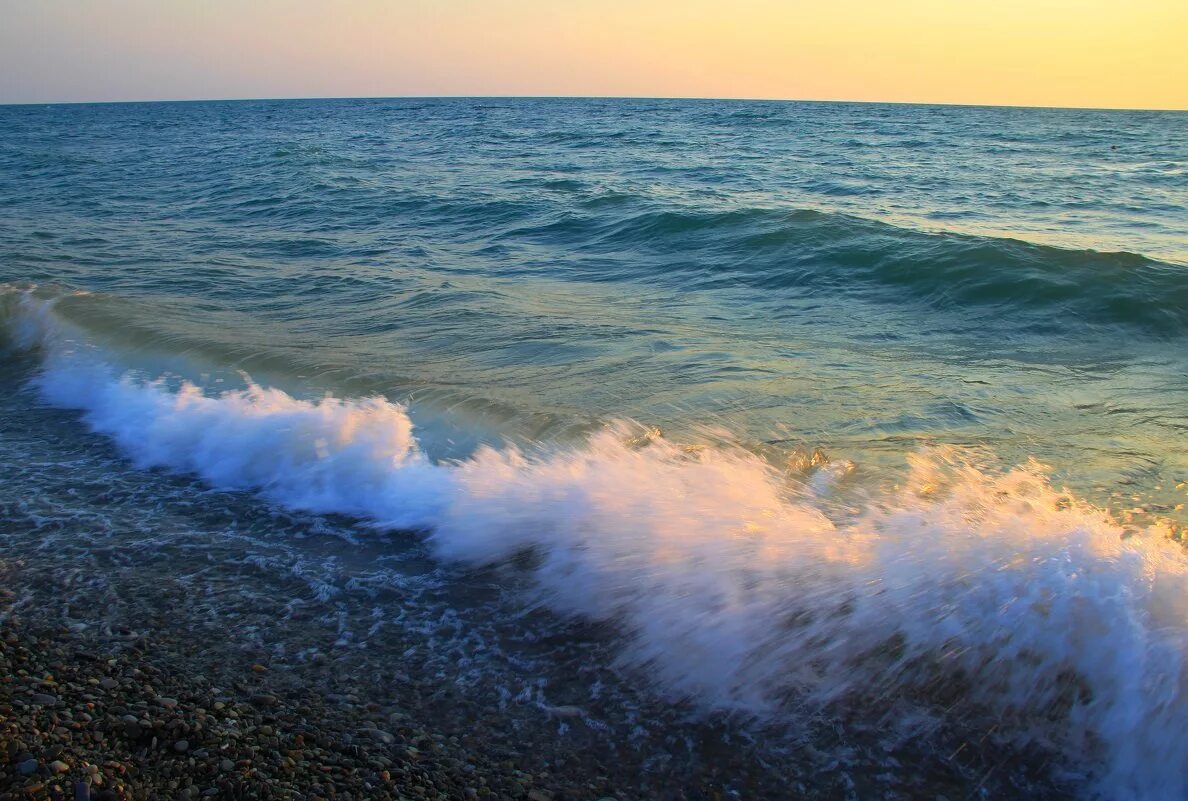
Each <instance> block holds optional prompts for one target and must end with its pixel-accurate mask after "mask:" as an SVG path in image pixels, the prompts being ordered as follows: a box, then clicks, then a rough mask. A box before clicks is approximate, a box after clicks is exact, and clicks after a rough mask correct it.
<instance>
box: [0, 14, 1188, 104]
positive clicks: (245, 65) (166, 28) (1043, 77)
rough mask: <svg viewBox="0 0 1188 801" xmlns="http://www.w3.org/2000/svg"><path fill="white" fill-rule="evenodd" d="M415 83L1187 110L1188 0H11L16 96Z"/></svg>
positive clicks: (492, 90)
mask: <svg viewBox="0 0 1188 801" xmlns="http://www.w3.org/2000/svg"><path fill="white" fill-rule="evenodd" d="M400 95H501V96H502V95H546V96H553V95H595V96H648V97H722V98H729V97H739V98H777V99H782V98H786V99H813V100H881V101H904V102H928V103H973V104H1005V105H1036V106H1089V107H1111V108H1165V109H1188V0H997V1H996V2H988V1H984V0H812V1H811V2H810V1H808V0H733V2H727V1H726V0H714V1H713V2H711V1H710V0H634V1H629V0H550V1H549V2H546V0H337V1H335V0H0V103H20V102H37V103H41V102H55V101H105V100H171V99H204V98H259V97H269V98H272V97H328V96H330V97H339V96H400Z"/></svg>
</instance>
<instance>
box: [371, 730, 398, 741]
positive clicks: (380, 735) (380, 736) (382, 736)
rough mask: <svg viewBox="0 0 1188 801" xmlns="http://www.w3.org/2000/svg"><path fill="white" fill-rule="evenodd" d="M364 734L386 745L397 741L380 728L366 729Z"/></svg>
mask: <svg viewBox="0 0 1188 801" xmlns="http://www.w3.org/2000/svg"><path fill="white" fill-rule="evenodd" d="M363 734H365V735H367V736H368V737H370V738H371V739H373V740H378V741H379V742H381V743H383V744H384V745H391V744H392V743H394V742H396V738H395V737H393V736H392V735H391V734H388V733H387V732H386V731H382V730H380V729H364V730H363Z"/></svg>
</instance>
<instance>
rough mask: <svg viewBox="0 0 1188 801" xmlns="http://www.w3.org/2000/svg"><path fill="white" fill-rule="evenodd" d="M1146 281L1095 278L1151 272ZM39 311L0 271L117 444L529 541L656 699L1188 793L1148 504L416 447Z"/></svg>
mask: <svg viewBox="0 0 1188 801" xmlns="http://www.w3.org/2000/svg"><path fill="white" fill-rule="evenodd" d="M656 224H657V225H659V226H660V227H661V228H663V227H664V226H667V225H670V224H672V221H671V220H670V221H665V220H658V221H657V223H656ZM722 224H731V223H730V222H729V216H728V215H727V217H726V222H724V223H722ZM814 224H815V223H814ZM636 230H637V231H638V227H637V228H636ZM608 236H610V237H611V238H613V236H615V234H614V233H613V232H608ZM608 241H609V240H608ZM967 246H968V247H970V248H973V249H974V250H975V251H976V250H977V248H979V247H989V245H986V244H985V243H982V244H977V243H972V244H971V243H967ZM995 247H999V246H995ZM1005 247H1006V250H1007V251H1008V252H1010V251H1011V249H1012V248H1016V249H1018V251H1019V253H1021V254H1027V253H1031V252H1032V251H1031V250H1030V249H1029V248H1028V247H1027V246H1023V245H1018V246H1015V245H1007V246H1005ZM994 252H995V253H999V254H1000V251H998V250H995V251H994ZM1042 252H1043V251H1041V253H1042ZM1000 255H1001V254H1000ZM1018 258H1019V259H1024V256H1023V255H1019V256H1018ZM1101 258H1102V259H1114V260H1115V261H1114V262H1111V264H1115V266H1116V268H1117V270H1119V271H1124V270H1136V271H1142V270H1150V271H1154V274H1158V271H1159V270H1160V269H1162V268H1160V267H1159V266H1158V265H1150V264H1149V263H1146V262H1143V261H1142V260H1139V259H1137V257H1127V256H1118V257H1108V256H1102V257H1101ZM855 260H856V261H861V259H858V258H857V257H855ZM1024 260H1025V259H1024ZM955 263H956V262H955ZM1033 266H1034V265H1033ZM955 269H956V268H955ZM1034 269H1036V270H1039V271H1040V272H1039V274H1042V272H1043V269H1044V268H1042V267H1034ZM1094 272H1095V274H1097V273H1102V272H1107V273H1108V272H1109V270H1108V269H1104V270H1103V268H1102V266H1101V265H1098V266H1097V267H1096V268H1095V271H1094ZM950 280H952V276H950ZM970 280H971V281H973V280H975V277H974V276H973V274H971V278H970ZM985 280H991V279H989V278H986V279H985ZM1099 280H1101V281H1103V282H1105V281H1106V280H1107V279H1104V278H1101V279H1099ZM1150 281H1153V282H1154V283H1150V282H1147V283H1144V282H1141V281H1140V282H1139V283H1138V286H1137V288H1136V287H1135V286H1134V285H1133V284H1132V285H1131V286H1130V288H1129V289H1127V288H1125V287H1124V284H1125V282H1119V285H1118V287H1117V289H1116V292H1117V293H1119V294H1123V295H1124V294H1125V293H1126V292H1130V293H1140V292H1154V291H1155V290H1154V289H1152V287H1153V286H1155V285H1157V283H1158V280H1157V279H1155V278H1152V279H1150ZM1104 285H1105V284H1104V283H1103V284H1102V286H1104ZM1070 291H1071V290H1070ZM1096 294H1097V295H1100V289H1099V291H1098V292H1097V293H1096ZM1134 296H1135V297H1137V294H1135V295H1134ZM1099 300H1100V298H1097V299H1096V300H1095V298H1094V293H1093V292H1086V295H1085V299H1084V300H1083V301H1082V302H1083V303H1084V304H1087V305H1091V304H1093V303H1095V302H1099ZM53 305H54V304H53V300H52V299H46V298H42V297H37V296H34V295H33V294H31V293H30V292H29V291H27V290H21V289H17V288H7V289H5V290H3V294H2V295H0V314H2V316H3V321H2V330H3V339H4V340H5V341H6V343H7V345H8V346H9V347H10V348H11V349H12V350H16V351H21V352H25V353H32V354H36V356H37V358H38V359H39V360H40V371H39V375H38V377H37V378H36V379H35V382H34V383H35V387H36V390H37V391H38V392H39V393H40V395H41V397H42V398H43V399H44V400H45V401H47V402H49V403H51V404H54V405H58V406H62V407H67V408H73V409H78V410H80V412H81V413H82V415H83V418H84V419H85V421H86V422H87V424H88V425H89V426H90V427H91V428H93V429H94V430H95V431H98V432H101V433H103V434H105V435H107V436H109V437H111V438H112V439H113V440H114V441H115V442H116V443H117V444H118V445H119V447H120V448H121V449H122V450H123V451H124V452H125V453H126V454H127V455H128V456H129V457H130V458H131V459H132V460H133V461H134V462H135V463H136V464H138V465H140V466H143V467H163V468H167V469H172V470H177V471H185V472H189V473H194V474H197V475H199V476H201V477H202V478H203V479H205V480H206V481H207V482H209V483H210V484H212V485H215V486H218V487H223V488H235V489H242V490H250V491H255V492H258V493H259V494H261V495H262V496H264V497H265V498H267V499H269V500H270V501H272V502H274V503H277V504H281V505H283V506H286V507H291V508H295V509H305V510H314V511H318V512H336V513H342V514H347V515H353V516H356V517H358V518H361V519H363V520H366V521H369V522H370V523H371V524H373V525H375V526H377V527H381V528H391V529H416V530H420V531H424V532H425V534H426V536H427V537H428V539H429V542H430V544H431V546H432V547H433V549H434V550H435V552H436V553H437V554H438V555H439V557H440V558H442V559H448V560H457V561H460V562H464V563H472V564H489V563H501V562H508V561H509V560H511V559H512V557H515V556H518V555H522V554H525V553H530V554H531V555H532V556H531V558H530V559H528V560H523V561H524V565H525V566H523V567H521V568H518V569H521V570H523V571H525V572H526V574H527V575H525V576H524V579H525V582H526V592H536V593H539V594H540V596H541V597H542V598H543V599H545V600H546V602H547V603H548V604H549V605H550V606H551V607H552V608H553V609H554V610H556V611H557V612H559V613H562V614H569V615H577V616H581V617H585V618H590V619H594V620H602V621H609V622H611V623H613V624H614V625H616V626H617V627H618V628H619V629H620V630H621V631H622V632H623V642H622V645H621V653H622V658H623V660H624V661H625V662H626V663H628V664H631V665H635V666H639V667H645V668H647V669H648V670H650V671H651V672H652V673H653V674H654V675H656V676H657V677H658V680H659V682H660V685H661V687H662V689H663V690H664V691H666V692H667V693H670V694H672V695H674V696H678V697H687V698H691V699H695V700H696V701H697V702H699V703H701V704H703V705H704V706H705V707H706V708H713V709H731V710H738V711H742V712H745V713H747V714H755V715H760V716H769V715H781V714H789V710H790V709H791V708H792V707H797V708H798V709H799V710H800V712H799V713H801V714H803V713H804V712H805V711H806V710H809V711H811V710H818V711H821V710H825V711H828V710H831V709H865V710H868V714H872V715H880V714H882V715H886V716H887V719H888V720H896V721H913V723H912V724H906V723H901V724H900V725H903V726H909V725H916V726H922V727H926V726H928V725H929V723H928V721H929V720H930V719H935V718H936V717H939V716H944V715H947V714H954V712H953V710H954V709H960V710H961V714H963V715H964V716H966V717H967V719H968V720H969V721H970V723H971V725H978V723H977V722H978V721H981V722H983V723H984V729H985V730H989V729H990V728H991V727H995V726H996V727H997V729H998V731H999V732H1000V733H1001V734H1002V736H1004V737H1010V738H1013V739H1014V740H1016V741H1017V742H1021V743H1025V742H1038V743H1041V744H1044V745H1046V746H1050V747H1054V748H1056V749H1059V750H1060V751H1061V752H1063V753H1064V754H1065V755H1066V756H1067V758H1068V762H1069V765H1070V766H1071V767H1073V768H1074V769H1079V770H1083V771H1086V772H1087V773H1088V774H1089V775H1090V776H1091V778H1092V781H1093V782H1094V785H1095V786H1096V787H1097V789H1099V790H1100V791H1101V792H1102V794H1103V795H1105V796H1106V797H1110V798H1123V799H1124V798H1182V797H1184V796H1185V794H1186V793H1188V741H1186V740H1185V738H1184V736H1183V730H1182V726H1183V721H1184V720H1185V719H1188V663H1186V660H1188V625H1186V623H1185V617H1184V610H1185V609H1186V608H1188V555H1186V553H1185V551H1184V549H1183V548H1182V547H1181V546H1180V545H1178V544H1177V543H1175V542H1172V541H1171V540H1170V539H1169V538H1168V537H1167V536H1166V534H1167V532H1166V531H1164V530H1162V529H1161V528H1160V527H1159V526H1158V525H1155V526H1152V527H1150V528H1148V529H1146V530H1142V531H1131V530H1124V529H1123V527H1122V526H1121V525H1120V524H1119V523H1118V522H1116V521H1114V520H1113V519H1111V518H1110V516H1109V515H1108V514H1107V513H1106V512H1104V511H1102V510H1101V509H1098V508H1094V507H1093V506H1091V505H1089V504H1087V503H1085V502H1083V501H1081V500H1078V499H1077V498H1075V497H1073V496H1071V495H1070V494H1068V493H1065V492H1062V491H1060V490H1059V489H1058V488H1056V487H1053V486H1052V485H1051V484H1050V483H1049V482H1048V480H1047V479H1046V477H1045V474H1044V471H1043V469H1042V468H1041V467H1040V466H1038V465H1023V466H1020V467H1018V468H1016V469H1014V470H1010V471H1007V472H991V471H986V470H982V469H979V468H978V467H977V466H976V465H974V464H972V463H971V462H970V461H969V460H967V459H965V458H963V457H962V455H961V454H960V453H959V452H955V451H948V450H946V449H943V448H941V449H936V450H933V451H929V452H922V453H918V454H916V455H914V456H912V457H911V462H912V464H911V471H910V477H909V479H908V480H907V481H906V482H904V483H903V485H902V486H901V487H900V488H899V489H897V490H895V491H890V492H888V493H886V494H885V495H882V496H880V497H874V498H872V499H870V500H869V502H868V503H867V504H866V505H865V506H864V507H863V508H860V509H857V510H854V511H852V512H851V513H848V514H840V513H838V512H836V511H831V512H830V513H829V514H826V511H828V510H829V509H830V505H829V504H828V503H827V501H828V498H829V495H830V492H831V484H832V482H833V481H836V480H839V477H838V476H837V475H836V474H830V473H829V472H828V471H823V472H821V473H818V474H817V475H816V476H814V477H813V478H812V479H811V480H798V479H795V478H792V477H789V476H788V475H786V474H785V473H784V472H783V471H781V470H780V469H778V468H777V467H776V466H775V465H773V464H771V463H769V462H767V461H764V460H763V459H761V458H759V457H758V456H756V455H754V454H752V453H749V452H747V451H745V450H743V449H742V448H739V447H731V446H728V445H722V446H718V447H711V448H700V449H693V448H686V447H682V446H681V445H680V444H679V443H675V442H671V441H668V440H665V439H663V438H662V437H659V436H654V435H649V434H648V432H646V431H644V430H643V429H641V428H640V427H638V426H634V425H632V424H630V423H622V424H618V425H616V426H611V427H608V428H606V429H604V430H602V431H600V432H599V433H596V434H595V435H593V436H591V437H590V438H589V439H588V441H586V442H585V443H584V445H581V446H579V447H567V448H561V447H552V448H550V447H548V446H546V445H543V444H542V446H541V447H540V448H538V449H535V450H532V451H522V450H517V449H515V448H513V447H511V446H508V447H505V448H502V449H493V448H483V449H480V450H479V451H478V452H476V453H475V454H474V455H473V456H472V457H470V458H467V459H465V460H461V461H449V462H443V461H434V460H433V459H431V458H430V457H429V456H428V455H426V454H425V453H424V452H423V451H422V450H421V448H420V446H419V444H418V441H417V438H416V436H415V433H414V430H413V425H412V422H411V420H410V418H409V416H408V413H407V410H406V409H405V408H404V407H402V406H400V405H398V404H395V403H391V402H389V401H387V400H385V399H383V398H365V399H340V398H335V397H325V398H323V399H321V400H317V401H307V400H300V399H297V398H294V397H292V396H290V395H288V394H286V393H284V392H281V391H279V390H276V389H268V388H264V387H259V386H255V385H251V386H250V387H249V388H248V389H246V390H243V391H230V392H226V393H223V394H220V395H210V394H206V393H204V392H203V391H202V390H201V389H199V388H198V387H195V386H193V385H190V384H184V383H183V384H181V385H180V386H178V385H176V384H174V385H170V384H167V383H165V382H163V381H145V380H142V379H138V378H136V377H134V376H131V375H121V374H120V372H119V371H118V370H117V369H115V368H114V367H113V366H111V365H113V364H114V363H115V361H114V360H113V359H111V358H109V354H106V353H104V352H103V351H102V350H101V349H99V348H98V347H97V346H95V345H94V344H93V343H92V341H91V340H90V338H89V337H88V335H87V333H86V332H85V331H84V330H82V329H79V328H77V327H75V326H73V325H71V324H69V323H66V322H64V321H63V320H62V319H60V318H59V317H57V316H56V315H55V313H54V309H53ZM1140 305H1141V304H1140ZM1136 308H1137V307H1136ZM1159 319H1165V318H1159ZM529 587H531V589H529ZM893 713H894V714H893ZM890 725H892V724H888V726H890ZM905 733H910V732H905Z"/></svg>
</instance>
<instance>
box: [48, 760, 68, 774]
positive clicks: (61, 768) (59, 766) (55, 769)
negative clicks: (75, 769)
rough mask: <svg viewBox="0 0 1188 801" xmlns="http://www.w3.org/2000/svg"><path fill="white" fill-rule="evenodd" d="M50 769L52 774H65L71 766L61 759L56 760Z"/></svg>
mask: <svg viewBox="0 0 1188 801" xmlns="http://www.w3.org/2000/svg"><path fill="white" fill-rule="evenodd" d="M49 769H50V771H51V772H52V773H65V772H66V771H68V770H70V766H69V765H67V764H66V763H65V762H63V761H62V760H60V759H55V760H54V761H53V762H51V763H50V765H49Z"/></svg>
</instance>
